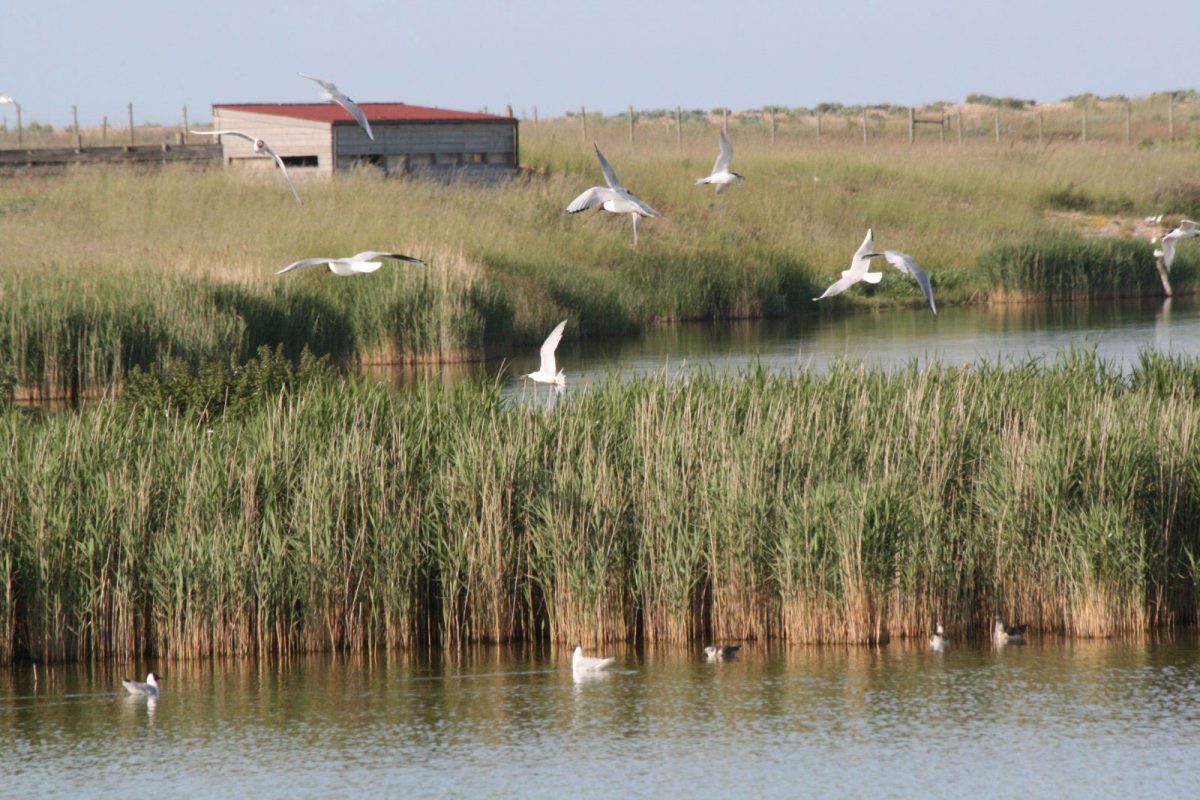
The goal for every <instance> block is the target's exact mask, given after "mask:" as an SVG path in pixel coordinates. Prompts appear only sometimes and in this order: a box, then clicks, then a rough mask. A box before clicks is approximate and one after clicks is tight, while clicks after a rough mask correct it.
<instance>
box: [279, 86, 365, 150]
mask: <svg viewBox="0 0 1200 800" xmlns="http://www.w3.org/2000/svg"><path fill="white" fill-rule="evenodd" d="M296 74H297V75H299V76H300V77H301V78H308V79H309V80H310V81H313V82H315V83H317V84H319V85H320V87H321V89H323V90H324V91H322V92H321V99H322V100H328V101H329V102H331V103H337V104H338V105H339V106H341V107H342V108H344V109H346V110H347V111H349V112H350V114H351V115H352V116H353V117H354V118H355V119H356V120H358V124H359V126H360V127H362V129H363V130H364V131H366V132H367V138H368V139H370V140H371V141H372V142H373V141H375V134H373V133H371V123H369V122H367V115H366V114H364V113H363V110H362V109H361V108H359V107H358V103H356V102H354V101H353V100H351V99H350V98H349V97H346V95H344V94H342V93H341V92H340V91H338V87H337V86H336V85H334V84H333V82H332V81H323V80H321V79H320V78H314V77H313V76H312V75H305V74H304V73H303V72H297V73H296Z"/></svg>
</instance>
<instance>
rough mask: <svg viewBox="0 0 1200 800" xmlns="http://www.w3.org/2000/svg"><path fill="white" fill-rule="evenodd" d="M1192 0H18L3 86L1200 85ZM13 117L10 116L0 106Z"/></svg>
mask: <svg viewBox="0 0 1200 800" xmlns="http://www.w3.org/2000/svg"><path fill="white" fill-rule="evenodd" d="M1198 12H1200V6H1197V0H1155V2H1152V3H1138V2H1128V0H1125V2H1114V0H1086V1H1085V0H1062V1H1060V2H1055V0H994V2H989V3H979V2H969V0H958V1H957V2H955V1H953V0H902V1H900V2H874V1H873V0H851V1H850V2H840V3H839V2H832V1H831V2H821V3H811V2H794V3H786V2H785V3H768V2H761V1H760V0H742V2H724V3H709V2H703V1H702V0H690V1H687V0H667V1H666V2H654V1H653V0H642V1H641V2H631V1H630V0H605V2H603V3H600V4H596V5H588V4H586V3H583V2H579V0H575V1H574V2H568V1H567V0H557V1H555V2H547V1H546V0H508V1H507V2H483V1H482V0H469V1H466V2H454V1H453V0H448V1H447V2H440V3H405V2H383V0H340V2H311V0H290V1H289V2H275V0H261V1H260V2H237V3H234V2H227V1H226V0H201V1H200V2H195V3H186V4H185V3H173V2H169V0H167V1H166V2H164V0H156V1H155V2H149V0H125V1H124V2H122V1H121V0H117V2H90V1H88V2H85V1H84V0H74V2H71V1H69V0H6V1H5V3H4V12H3V15H2V17H0V92H3V93H8V94H11V95H12V96H14V97H16V98H17V100H18V101H20V102H21V104H22V106H23V109H24V118H25V119H26V120H30V119H36V120H39V121H46V122H51V123H53V124H55V125H63V124H65V123H68V122H69V121H70V111H71V105H72V104H73V103H74V104H77V105H78V106H79V113H80V122H81V123H82V124H92V123H94V122H98V121H99V119H100V117H101V115H105V114H107V115H108V116H109V118H110V119H113V120H118V121H120V120H123V119H124V116H125V104H126V102H128V101H130V100H132V101H133V103H134V106H135V110H136V115H137V118H138V120H139V121H146V120H153V121H157V122H163V123H173V122H176V121H178V119H179V117H180V107H181V106H183V105H185V104H186V105H187V106H188V107H189V111H190V114H191V117H192V119H193V120H196V121H204V120H207V119H209V117H210V106H211V104H212V103H214V102H256V101H262V102H270V101H311V100H315V99H316V93H315V87H314V86H313V85H312V84H310V83H309V82H308V81H305V80H302V79H300V78H298V77H296V75H295V73H296V71H297V70H301V71H304V72H307V73H309V74H313V75H318V76H320V77H323V78H326V79H328V80H332V81H335V82H336V83H337V84H338V86H339V87H340V88H341V89H342V90H343V91H345V92H346V93H347V94H349V95H350V96H351V97H353V98H355V99H356V100H360V101H387V100H398V101H404V102H410V103H417V104H423V105H438V106H443V107H448V108H461V109H467V110H475V109H479V108H482V107H483V106H488V107H489V108H490V109H491V110H498V109H502V108H503V107H504V104H505V103H511V104H512V105H513V107H514V109H515V110H516V111H517V113H520V112H521V110H522V109H527V110H530V111H531V110H532V108H533V106H535V105H536V106H538V108H539V111H540V112H541V113H542V114H543V115H556V114H561V113H563V112H564V111H566V110H568V109H575V108H578V107H579V105H580V104H585V105H586V106H587V107H588V108H589V109H595V110H602V111H606V112H610V113H613V112H617V111H620V110H622V109H624V108H625V107H626V106H627V105H628V104H630V103H632V104H633V105H634V106H635V107H637V108H658V107H674V106H676V105H682V106H683V107H684V108H714V107H718V106H722V105H727V106H730V107H732V108H754V107H759V106H762V105H765V104H779V105H785V106H811V105H814V104H816V103H818V102H822V101H836V102H843V103H847V104H857V103H876V102H891V103H898V104H903V105H908V104H920V103H925V102H932V101H935V100H962V99H963V97H965V96H966V95H967V94H969V93H971V92H983V93H986V94H993V95H1011V96H1016V97H1025V98H1032V99H1038V100H1057V99H1061V98H1062V97H1065V96H1067V95H1072V94H1078V93H1082V92H1087V91H1093V92H1096V93H1098V94H1104V95H1107V94H1118V93H1120V94H1127V95H1143V94H1147V93H1149V92H1151V91H1157V90H1162V89H1177V88H1191V87H1195V86H1198V85H1200V13H1198ZM0 114H4V115H6V116H7V118H8V121H9V125H11V124H12V122H13V119H14V115H13V112H12V110H11V107H5V106H0Z"/></svg>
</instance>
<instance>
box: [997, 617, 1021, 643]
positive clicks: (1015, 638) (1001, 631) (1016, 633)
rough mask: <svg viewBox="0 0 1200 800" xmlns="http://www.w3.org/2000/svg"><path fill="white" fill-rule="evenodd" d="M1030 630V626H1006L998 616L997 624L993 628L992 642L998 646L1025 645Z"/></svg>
mask: <svg viewBox="0 0 1200 800" xmlns="http://www.w3.org/2000/svg"><path fill="white" fill-rule="evenodd" d="M1028 630H1029V626H1028V625H1014V626H1013V627H1011V628H1010V627H1008V626H1006V625H1005V624H1004V620H1002V619H1000V615H999V614H997V615H996V623H995V625H993V626H992V642H993V643H994V644H996V645H1005V644H1024V643H1025V632H1026V631H1028Z"/></svg>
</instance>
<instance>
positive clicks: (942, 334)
mask: <svg viewBox="0 0 1200 800" xmlns="http://www.w3.org/2000/svg"><path fill="white" fill-rule="evenodd" d="M1071 347H1089V348H1091V347H1094V348H1096V350H1097V351H1098V352H1099V353H1100V355H1101V356H1102V357H1104V358H1105V359H1109V360H1112V361H1115V362H1117V363H1119V364H1122V365H1125V366H1129V365H1132V364H1134V363H1136V362H1137V358H1138V353H1139V352H1140V351H1142V350H1144V349H1146V348H1157V349H1159V350H1163V351H1169V352H1174V353H1179V354H1186V355H1200V305H1198V304H1197V301H1196V299H1195V298H1194V297H1177V298H1173V299H1167V300H1165V301H1164V300H1159V299H1153V298H1148V299H1142V300H1125V301H1103V302H1100V301H1095V302H1087V303H1058V304H1053V305H1039V304H1012V305H996V306H974V307H961V308H955V307H951V308H946V309H943V310H942V311H941V312H940V313H938V314H937V315H936V316H934V315H933V314H931V313H929V311H928V310H927V309H926V310H922V309H899V310H897V309H887V310H880V311H868V312H863V313H854V314H838V315H833V314H822V315H811V316H805V317H798V318H793V319H786V320H755V321H740V322H724V323H689V324H682V325H670V326H664V327H662V328H659V329H655V330H652V331H649V332H647V333H646V334H645V335H643V336H639V337H633V338H624V339H612V340H602V341H592V342H579V341H577V340H574V341H573V340H572V339H571V338H570V337H569V336H568V337H567V338H566V339H564V340H563V342H562V344H561V345H560V346H559V350H558V355H559V361H560V365H561V366H562V368H563V369H564V370H566V372H567V381H568V385H567V391H568V394H569V393H570V391H572V390H573V389H577V388H579V387H586V386H589V385H591V384H593V383H595V382H597V381H600V380H603V379H605V378H606V377H608V376H610V375H621V376H637V375H651V374H659V373H662V372H665V373H667V374H669V375H673V374H678V373H679V372H681V371H684V370H688V369H691V370H708V369H716V370H717V371H726V370H734V371H736V370H740V369H745V368H746V367H748V366H750V365H752V364H761V365H763V366H764V367H766V368H767V369H769V370H773V371H790V370H796V369H801V368H804V367H812V368H815V369H825V368H827V367H828V366H829V365H830V364H832V363H833V362H834V361H836V360H837V359H840V358H850V359H853V360H858V361H863V362H864V363H867V364H871V365H879V366H885V367H902V366H908V365H910V364H913V363H917V364H922V363H925V362H927V361H929V360H931V359H937V360H939V361H942V362H944V363H948V364H961V363H964V362H966V363H978V362H981V361H989V362H995V361H997V360H999V361H1013V360H1025V359H1028V358H1031V357H1033V358H1045V359H1047V360H1053V358H1054V357H1055V356H1056V355H1057V354H1058V353H1060V352H1062V351H1064V350H1067V349H1069V348H1071ZM525 350H527V351H528V352H524V351H522V352H518V353H514V354H513V355H512V357H511V359H510V360H509V361H505V362H493V363H486V364H456V365H445V366H441V367H430V366H425V367H422V368H421V371H419V372H413V371H411V370H407V369H404V370H399V371H393V370H389V369H387V368H374V369H373V370H372V371H373V372H374V373H376V374H387V375H389V376H390V377H391V378H392V379H393V380H395V381H396V382H398V383H401V384H406V383H409V382H411V381H412V380H414V379H416V378H422V379H430V378H440V379H442V380H445V381H454V380H460V379H463V378H466V377H488V378H494V377H495V376H496V375H497V374H499V373H501V372H503V375H504V376H505V377H504V391H505V393H506V395H508V396H509V397H512V398H515V399H524V400H526V401H529V400H530V399H531V398H532V399H534V400H535V401H538V402H547V403H553V402H554V401H555V400H556V397H555V395H554V392H553V389H552V388H551V387H545V386H538V385H533V384H530V385H528V386H526V385H524V382H523V381H521V380H520V378H519V377H518V376H520V375H521V374H524V373H526V372H529V371H530V370H531V369H536V368H537V366H538V354H537V348H536V347H529V348H525Z"/></svg>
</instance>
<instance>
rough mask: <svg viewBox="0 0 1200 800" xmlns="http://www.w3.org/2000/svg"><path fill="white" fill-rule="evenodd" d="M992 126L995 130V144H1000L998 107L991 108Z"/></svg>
mask: <svg viewBox="0 0 1200 800" xmlns="http://www.w3.org/2000/svg"><path fill="white" fill-rule="evenodd" d="M992 127H993V128H995V130H996V144H1000V109H998V108H993V109H992Z"/></svg>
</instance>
